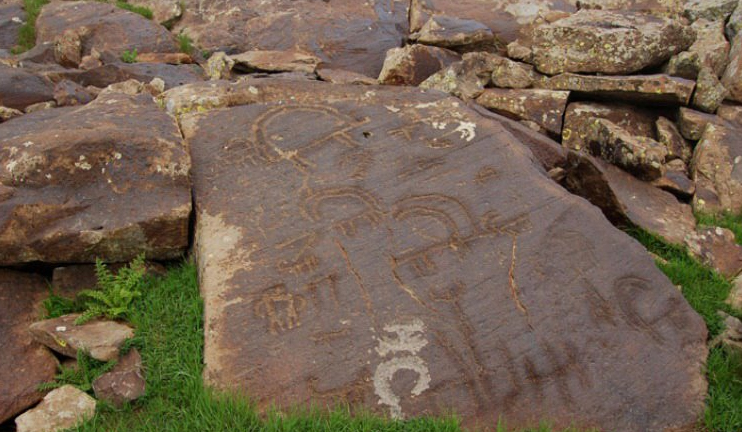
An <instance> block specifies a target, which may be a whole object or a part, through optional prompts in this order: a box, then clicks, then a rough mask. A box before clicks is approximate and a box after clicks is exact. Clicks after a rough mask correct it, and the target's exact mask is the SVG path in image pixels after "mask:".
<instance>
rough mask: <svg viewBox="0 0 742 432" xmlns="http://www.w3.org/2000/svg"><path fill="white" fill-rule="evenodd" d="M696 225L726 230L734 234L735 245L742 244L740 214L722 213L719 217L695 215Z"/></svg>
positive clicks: (741, 215)
mask: <svg viewBox="0 0 742 432" xmlns="http://www.w3.org/2000/svg"><path fill="white" fill-rule="evenodd" d="M696 219H698V223H699V224H700V225H703V226H712V227H722V228H727V229H729V230H730V231H732V232H733V233H734V236H735V238H736V239H737V243H740V244H742V214H734V213H722V214H720V215H713V214H706V213H696Z"/></svg>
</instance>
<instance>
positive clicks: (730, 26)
mask: <svg viewBox="0 0 742 432" xmlns="http://www.w3.org/2000/svg"><path fill="white" fill-rule="evenodd" d="M740 30H742V2H740V1H737V8H736V9H734V12H732V15H731V16H730V17H729V21H728V22H727V27H726V34H727V37H728V38H729V40H732V39H734V37H735V36H737V33H739V31H740Z"/></svg>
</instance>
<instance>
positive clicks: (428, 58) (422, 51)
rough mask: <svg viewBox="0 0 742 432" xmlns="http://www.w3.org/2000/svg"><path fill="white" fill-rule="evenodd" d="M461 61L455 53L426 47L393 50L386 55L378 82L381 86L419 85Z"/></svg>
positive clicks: (414, 46) (413, 46) (411, 46)
mask: <svg viewBox="0 0 742 432" xmlns="http://www.w3.org/2000/svg"><path fill="white" fill-rule="evenodd" d="M460 59H461V57H459V55H458V54H456V53H455V52H453V51H450V50H447V49H444V48H438V47H431V46H426V45H417V44H416V45H407V46H404V47H402V48H392V49H390V50H389V51H387V53H386V58H385V59H384V67H383V68H382V69H381V73H380V74H379V79H378V81H379V83H381V84H391V85H418V84H420V83H422V82H423V81H425V80H426V79H428V77H430V76H431V75H433V74H434V73H436V72H438V71H439V70H441V69H443V68H445V67H446V66H448V65H450V64H451V63H453V62H456V61H458V60H460Z"/></svg>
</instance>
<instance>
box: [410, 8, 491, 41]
mask: <svg viewBox="0 0 742 432" xmlns="http://www.w3.org/2000/svg"><path fill="white" fill-rule="evenodd" d="M410 39H412V40H414V41H416V42H418V43H421V44H425V45H434V46H439V47H444V48H450V49H467V48H482V47H492V48H493V49H496V45H497V44H496V41H495V35H494V34H493V33H492V30H490V29H489V27H487V26H486V25H484V24H482V23H480V22H479V21H475V20H470V19H461V18H455V17H450V16H446V15H434V16H432V17H430V19H429V20H428V22H426V23H425V25H423V26H422V28H421V29H420V31H418V32H415V33H413V34H412V35H410Z"/></svg>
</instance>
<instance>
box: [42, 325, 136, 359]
mask: <svg viewBox="0 0 742 432" xmlns="http://www.w3.org/2000/svg"><path fill="white" fill-rule="evenodd" d="M79 316H80V314H69V315H64V316H61V317H59V318H51V319H47V320H43V321H37V322H35V323H33V324H31V325H30V326H29V327H28V329H29V331H30V332H31V335H32V336H33V338H34V340H36V341H38V342H39V343H42V344H44V345H46V346H47V347H49V348H51V349H53V350H54V351H57V352H58V353H60V354H64V355H66V356H67V357H75V356H77V352H78V351H79V350H83V351H85V352H87V353H88V354H90V356H91V357H93V358H94V359H96V360H100V361H109V360H116V359H118V357H119V350H120V349H121V345H122V344H123V343H124V341H126V340H127V339H131V338H133V337H134V329H132V328H131V327H129V326H128V325H126V324H122V323H120V322H116V321H106V320H100V319H96V320H93V321H88V322H86V323H85V324H80V325H76V324H75V320H76V319H77V318H78V317H79Z"/></svg>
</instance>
